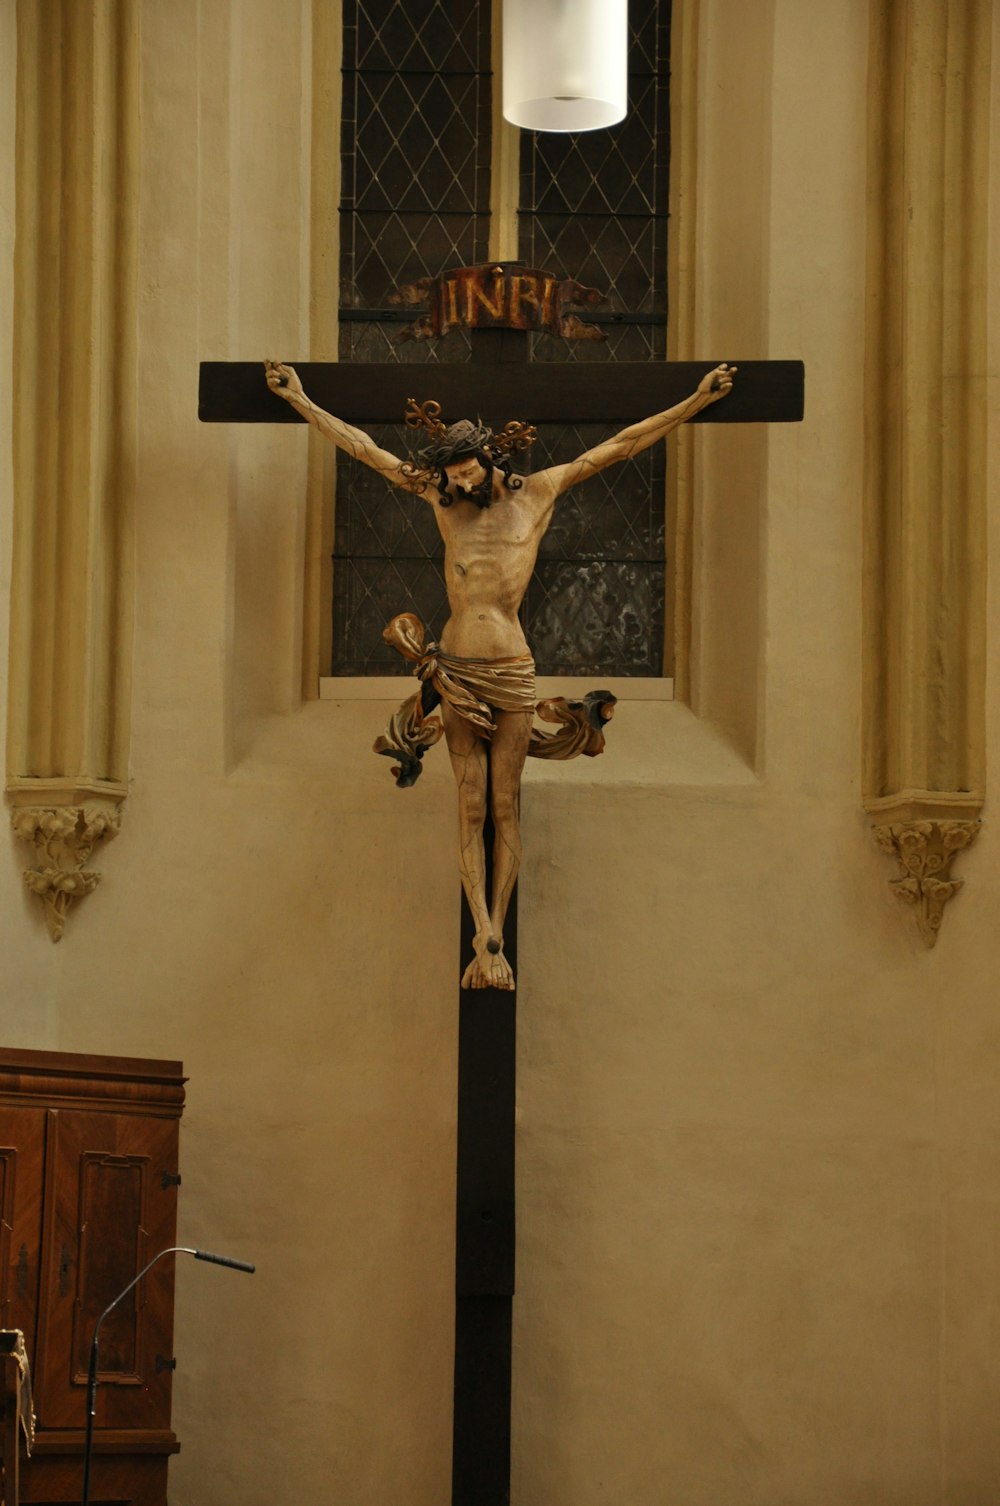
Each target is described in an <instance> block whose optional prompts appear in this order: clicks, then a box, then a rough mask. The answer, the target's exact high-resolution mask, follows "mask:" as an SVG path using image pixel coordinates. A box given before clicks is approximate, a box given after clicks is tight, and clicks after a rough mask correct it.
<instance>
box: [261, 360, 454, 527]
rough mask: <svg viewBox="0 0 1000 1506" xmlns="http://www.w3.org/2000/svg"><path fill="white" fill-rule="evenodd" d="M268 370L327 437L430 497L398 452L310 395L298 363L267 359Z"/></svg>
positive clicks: (275, 386)
mask: <svg viewBox="0 0 1000 1506" xmlns="http://www.w3.org/2000/svg"><path fill="white" fill-rule="evenodd" d="M264 374H265V376H266V378H267V385H268V386H269V387H270V389H271V391H272V392H274V393H276V394H277V396H278V397H283V398H284V399H285V402H286V403H290V404H291V405H292V407H293V408H294V409H295V410H296V412H297V413H301V414H302V417H303V418H304V419H307V420H308V422H309V423H311V424H312V426H313V428H314V429H318V430H319V432H320V433H321V434H322V435H323V437H324V439H329V440H331V441H332V443H333V444H335V445H336V446H337V447H338V449H341V450H346V451H347V453H348V454H349V455H353V456H354V458H355V460H360V461H362V462H363V464H365V465H370V466H371V468H372V470H373V471H378V472H379V474H380V475H382V476H384V477H385V479H386V480H387V481H391V482H392V484H393V486H402V487H403V488H405V490H406V491H410V492H415V493H416V495H417V496H420V497H424V499H425V500H429V498H428V496H427V493H426V483H425V482H423V481H419V480H418V481H414V480H412V479H411V478H410V477H409V476H406V475H405V474H404V472H403V468H402V467H403V463H402V461H401V460H400V459H399V458H398V456H396V455H391V454H390V453H389V451H388V450H383V449H380V448H379V446H378V445H377V444H376V443H375V441H374V440H373V439H372V437H371V435H370V434H366V433H365V431H364V429H356V428H355V427H354V425H353V424H346V423H344V421H343V419H341V418H334V416H333V414H332V413H327V412H326V410H325V409H324V408H317V406H316V404H315V403H314V402H313V401H312V399H311V398H310V397H307V396H306V393H305V390H304V389H303V386H302V383H301V381H300V380H299V377H298V374H297V372H296V370H295V368H294V366H286V365H285V364H284V362H282V361H265V362H264Z"/></svg>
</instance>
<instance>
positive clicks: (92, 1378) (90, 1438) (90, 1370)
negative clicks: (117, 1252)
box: [80, 1245, 257, 1506]
mask: <svg viewBox="0 0 1000 1506" xmlns="http://www.w3.org/2000/svg"><path fill="white" fill-rule="evenodd" d="M164 1255H193V1256H194V1258H195V1260H210V1261H211V1262H212V1264H213V1265H226V1266H229V1268H230V1270H233V1271H246V1272H247V1274H248V1275H250V1276H252V1275H253V1273H254V1271H255V1270H256V1269H257V1267H256V1266H254V1265H251V1264H250V1262H249V1261H247V1260H235V1259H234V1258H233V1257H232V1255H213V1254H212V1252H211V1251H210V1250H195V1249H192V1248H191V1246H190V1245H171V1246H170V1247H169V1249H166V1250H161V1251H160V1253H159V1254H158V1255H154V1256H153V1258H152V1260H149V1261H147V1262H146V1264H145V1265H144V1266H143V1268H142V1270H141V1271H140V1272H139V1274H138V1276H133V1278H132V1280H131V1281H130V1282H129V1284H128V1286H126V1287H124V1288H123V1289H122V1290H121V1291H120V1292H119V1293H118V1295H117V1297H116V1298H115V1299H114V1301H113V1302H109V1303H108V1305H107V1307H106V1308H105V1309H104V1311H103V1312H102V1313H101V1316H100V1317H99V1318H98V1320H97V1322H96V1323H95V1324H94V1337H93V1340H92V1342H91V1345H90V1363H89V1365H88V1366H87V1435H86V1439H85V1441H84V1445H83V1491H82V1493H81V1496H80V1506H90V1466H91V1462H92V1460H93V1456H94V1418H95V1416H96V1415H97V1353H98V1349H97V1341H98V1338H99V1337H100V1332H101V1324H102V1323H103V1322H104V1320H105V1318H106V1317H107V1316H108V1313H109V1312H111V1311H112V1310H113V1309H114V1308H116V1307H117V1306H118V1304H119V1302H120V1301H121V1300H122V1298H123V1297H127V1296H128V1294H129V1292H130V1291H131V1290H132V1288H133V1287H134V1286H138V1284H139V1282H140V1281H141V1280H142V1278H143V1276H145V1274H146V1272H147V1271H148V1270H150V1269H151V1267H153V1266H154V1265H155V1264H156V1262H157V1261H158V1260H162V1259H163V1257H164Z"/></svg>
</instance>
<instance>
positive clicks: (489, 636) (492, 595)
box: [433, 471, 553, 659]
mask: <svg viewBox="0 0 1000 1506" xmlns="http://www.w3.org/2000/svg"><path fill="white" fill-rule="evenodd" d="M493 480H494V484H493V500H492V502H491V504H490V506H489V507H485V508H483V507H479V506H478V505H477V504H476V503H475V502H472V501H469V500H468V499H467V498H464V497H462V496H460V495H457V494H456V495H455V496H454V500H453V501H452V504H451V506H450V507H442V506H441V504H440V502H435V503H434V504H433V506H434V515H435V520H436V522H437V526H438V530H439V532H440V534H441V537H442V539H443V540H444V576H445V586H446V588H447V591H448V604H449V606H450V608H451V616H450V617H449V619H448V621H447V623H446V624H445V627H444V630H443V632H442V634H441V647H442V648H443V649H444V651H445V653H447V654H452V655H454V656H455V657H457V658H462V659H504V658H510V657H514V656H516V655H519V654H525V653H528V652H529V650H528V645H527V642H526V640H525V637H524V633H523V631H522V628H521V624H520V622H519V620H518V615H517V614H518V610H519V608H520V606H521V602H522V601H523V600H524V593H525V591H526V590H527V589H528V582H529V581H530V579H531V572H532V570H533V569H534V568H535V560H536V558H537V555H538V545H539V542H540V540H541V538H542V535H543V534H544V532H545V530H546V528H547V527H548V524H549V520H550V518H551V516H552V501H553V498H552V495H551V488H550V487H544V486H539V485H538V484H537V482H536V483H535V484H534V485H533V484H532V483H533V478H532V477H525V478H524V485H523V486H522V487H520V488H519V489H518V490H516V491H511V490H508V488H507V487H505V486H504V485H503V484H502V481H501V477H500V472H499V471H494V473H493Z"/></svg>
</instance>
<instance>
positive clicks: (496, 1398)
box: [451, 329, 528, 1506]
mask: <svg viewBox="0 0 1000 1506" xmlns="http://www.w3.org/2000/svg"><path fill="white" fill-rule="evenodd" d="M471 341H472V359H473V362H474V363H476V364H477V365H485V364H504V365H506V364H508V363H511V362H518V363H519V362H523V361H526V360H527V357H528V336H527V333H526V332H525V331H523V330H511V329H484V330H472V331H471ZM486 804H487V810H489V807H490V800H489V790H488V789H487V802H486ZM483 835H484V842H485V848H486V872H487V873H492V871H493V845H494V830H493V821H492V818H490V817H487V821H486V828H485V831H484V834H483ZM474 930H475V927H474V924H473V920H472V915H471V912H470V910H469V907H468V905H467V904H466V903H465V902H464V899H463V904H462V927H461V959H465V958H466V957H468V956H469V955H471V952H472V937H473V932H474ZM504 955H505V956H506V958H507V961H508V962H509V963H510V965H511V967H512V968H513V970H514V976H515V977H517V976H518V969H517V887H516V886H515V888H514V892H513V894H512V895H511V899H510V905H509V907H508V910H507V917H506V920H505V922H504ZM461 959H460V964H459V974H460V975H461V968H462V966H464V960H461ZM516 1000H517V995H516V993H511V992H507V991H506V990H503V989H499V988H484V989H460V990H459V1005H458V1009H459V1026H458V1167H457V1178H456V1206H455V1398H454V1412H453V1419H454V1430H453V1443H452V1496H451V1499H452V1506H508V1502H509V1501H510V1438H511V1431H510V1398H511V1358H512V1351H511V1336H512V1328H513V1306H514V1234H515V1223H514V1220H515V1195H514V1110H515V1100H516V1055H517V1003H516Z"/></svg>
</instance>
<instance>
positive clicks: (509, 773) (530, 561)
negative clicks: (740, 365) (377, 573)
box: [265, 361, 736, 989]
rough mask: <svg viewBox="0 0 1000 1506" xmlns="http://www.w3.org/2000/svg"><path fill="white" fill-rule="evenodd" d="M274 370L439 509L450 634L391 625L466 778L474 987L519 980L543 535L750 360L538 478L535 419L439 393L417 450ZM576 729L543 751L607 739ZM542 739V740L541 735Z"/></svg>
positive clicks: (279, 381) (425, 738)
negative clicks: (524, 459)
mask: <svg viewBox="0 0 1000 1506" xmlns="http://www.w3.org/2000/svg"><path fill="white" fill-rule="evenodd" d="M265 372H266V378H267V383H268V386H269V387H270V388H271V390H272V391H273V392H275V393H277V394H278V395H279V396H280V397H283V398H284V399H285V401H286V402H288V403H291V405H292V406H293V407H294V408H295V409H296V410H297V411H298V412H299V413H301V414H302V416H303V417H304V418H306V419H307V420H308V421H309V423H311V424H312V425H313V427H314V428H316V429H318V430H319V432H320V433H321V434H322V435H324V436H325V437H326V438H327V439H329V440H331V441H332V442H333V443H334V444H335V445H337V446H338V447H339V448H340V449H342V450H346V451H347V453H348V454H349V455H353V456H354V458H355V459H356V460H360V461H362V462H363V463H364V464H365V465H368V466H371V467H372V469H373V470H376V471H378V472H379V473H380V475H382V476H384V477H385V479H386V480H387V481H388V482H390V483H392V485H394V486H399V487H402V488H403V489H404V490H405V491H409V492H411V493H412V494H413V495H414V497H416V498H418V499H419V500H420V501H422V502H425V503H428V504H429V505H430V506H431V507H433V509H434V519H435V522H436V523H437V527H438V531H439V532H440V534H441V538H442V539H443V541H444V576H445V585H446V587H447V592H448V604H449V607H450V609H451V615H450V616H449V618H448V621H447V623H446V624H445V627H444V630H443V632H442V633H441V638H440V643H438V644H434V645H431V648H430V651H429V652H428V653H427V654H426V655H425V654H423V633H422V628H421V627H420V624H419V623H417V621H416V619H415V618H411V617H403V618H396V619H395V620H394V623H393V624H392V625H391V629H390V630H387V636H389V633H390V632H391V631H392V630H393V629H395V630H396V635H397V637H396V638H390V641H396V642H397V646H399V647H401V648H402V651H403V652H407V653H408V655H409V657H411V658H414V659H416V660H417V661H418V664H419V669H418V673H419V674H420V675H421V678H422V679H423V680H424V682H425V687H426V686H427V685H428V683H429V682H430V681H431V679H433V683H434V685H435V686H436V687H437V692H438V693H437V695H436V696H435V698H434V699H433V700H432V701H431V702H430V704H431V705H432V706H433V705H436V704H438V703H440V706H441V717H442V723H443V730H444V736H445V739H446V741H447V745H448V752H449V754H450V757H451V763H452V768H453V770H454V773H455V779H456V781H457V784H458V810H459V871H460V874H461V879H462V885H463V888H464V890H465V894H466V897H467V899H468V902H469V908H470V910H471V912H472V917H473V922H474V925H475V937H474V941H473V949H474V952H475V955H474V957H473V959H472V961H471V962H470V963H469V965H468V967H467V968H466V970H465V973H464V975H463V978H462V987H463V988H501V989H512V988H513V987H514V976H513V973H512V971H511V968H510V965H509V963H508V961H507V959H506V957H505V956H504V951H503V928H504V920H505V918H506V914H507V907H508V904H509V902H510V897H511V894H512V892H513V889H514V884H515V881H516V879H517V873H518V868H519V866H520V861H521V836H520V825H519V809H518V795H519V791H520V784H521V771H522V769H523V767H524V761H525V758H526V756H527V754H528V752H529V744H530V743H531V742H532V714H533V711H534V709H535V694H534V663H533V661H532V658H531V652H530V650H529V648H528V644H527V642H526V640H525V636H524V632H523V630H522V628H521V623H520V620H519V618H518V611H519V609H520V606H521V602H522V600H523V599H524V594H525V592H526V590H527V588H528V582H529V580H530V579H531V573H532V571H533V570H534V567H535V559H536V556H537V554H538V546H539V542H540V540H541V538H542V536H543V534H544V533H545V531H546V529H547V528H548V526H549V523H550V521H551V518H552V512H553V509H554V507H555V504H556V500H557V498H558V497H560V496H561V495H562V493H563V492H565V491H567V490H568V489H569V488H570V487H571V486H575V485H577V483H578V482H581V481H586V480H588V479H589V478H590V477H591V476H593V475H595V474H596V473H597V472H598V471H603V470H605V469H606V468H607V467H608V466H610V465H616V464H617V463H618V462H620V461H622V460H629V459H631V458H632V457H633V456H634V455H638V454H640V453H641V451H643V450H646V449H649V447H650V446H651V445H654V444H656V443H657V442H658V441H659V440H661V439H663V438H665V436H666V435H667V434H669V433H670V432H671V430H672V429H676V428H677V426H678V425H679V424H682V423H684V421H685V420H686V419H689V418H692V417H693V416H694V414H696V413H698V412H700V411H701V409H703V408H705V407H707V406H708V405H709V404H710V403H714V402H717V401H718V400H719V399H720V398H723V397H725V396H726V394H727V393H728V392H729V391H730V389H731V387H732V385H733V376H734V374H735V372H736V367H735V366H730V365H727V364H725V363H723V365H721V366H717V367H716V368H715V369H714V370H713V371H710V372H709V373H708V374H707V375H706V376H705V377H703V378H702V380H701V381H700V382H699V383H698V386H697V388H696V389H695V391H694V392H693V393H692V394H691V396H690V397H688V398H686V399H685V400H684V401H683V402H680V403H677V404H675V406H674V407H672V408H667V409H666V410H665V411H664V412H663V413H657V414H654V415H653V416H652V417H651V418H646V419H643V420H642V421H641V422H640V423H636V424H632V425H631V426H630V427H629V428H627V429H623V430H622V431H621V432H620V433H618V434H616V435H614V436H613V437H612V438H611V439H607V440H605V441H603V443H601V444H599V445H595V446H594V448H593V449H590V450H587V451H586V452H585V453H584V454H582V455H580V456H579V457H578V458H577V459H576V460H572V461H569V462H567V463H566V464H563V465H554V466H550V467H549V468H548V469H546V470H543V471H539V472H537V473H536V474H534V475H530V476H524V477H519V476H515V475H513V474H512V471H511V466H510V462H509V460H508V459H506V451H507V450H509V448H510V447H511V436H512V434H516V435H517V436H518V437H517V439H515V440H514V441H513V442H514V445H515V447H518V446H523V445H524V444H525V443H527V442H530V438H531V437H532V436H533V430H530V429H529V428H528V427H527V426H526V425H520V424H511V425H508V429H507V430H506V431H504V435H502V436H499V437H498V438H496V439H495V438H494V436H493V435H492V434H491V432H490V430H489V429H487V428H485V427H484V426H483V425H481V424H473V423H471V422H470V421H469V420H467V419H463V420H461V421H460V422H459V423H455V424H452V425H451V426H450V427H448V428H445V426H444V424H442V423H439V422H437V421H436V419H435V416H434V415H435V414H436V412H437V411H438V410H437V405H436V404H431V403H427V404H424V405H423V407H422V408H418V407H417V405H416V404H411V407H412V409H413V412H412V414H411V415H410V416H409V417H408V422H411V423H413V422H414V416H415V417H416V420H417V421H418V422H422V424H423V426H424V427H425V428H426V429H427V430H428V431H429V432H430V433H431V434H432V436H433V440H434V442H433V443H431V444H430V445H428V446H425V447H424V449H422V450H419V451H417V452H416V454H415V456H414V457H412V458H411V459H410V460H406V461H404V460H400V459H399V458H397V456H395V455H391V454H389V452H388V451H386V450H383V449H380V448H379V446H378V445H376V444H375V442H374V441H373V440H372V438H371V437H370V435H368V434H366V433H365V432H364V431H363V430H362V429H357V428H354V427H353V426H352V425H351V424H347V423H344V422H343V421H342V420H341V419H339V418H334V416H333V415H332V414H330V413H326V412H325V411H324V410H323V409H322V408H318V407H317V406H316V405H315V404H314V403H313V402H311V400H310V399H309V397H308V396H307V395H306V393H305V392H304V391H303V388H302V383H301V382H300V380H299V378H298V376H297V375H296V373H295V371H294V369H293V368H292V367H291V366H287V365H284V364H283V363H281V362H279V361H267V362H265ZM505 436H506V444H505V442H504V440H505ZM400 636H401V637H402V638H403V639H405V640H407V642H406V644H405V645H404V644H403V643H401V642H398V641H397V640H398V638H399V637H400ZM410 640H412V641H410ZM588 699H589V698H588ZM414 701H415V702H416V710H415V712H414V713H413V715H414V716H415V717H416V718H417V720H418V723H419V726H420V727H422V728H424V729H426V728H427V726H428V724H427V722H426V720H424V719H423V713H422V710H421V706H420V697H419V695H418V696H417V697H414ZM605 701H606V702H607V701H610V702H613V697H611V696H609V695H606V696H605ZM562 704H563V705H565V704H566V703H562ZM577 704H579V703H577ZM539 709H540V714H543V715H544V714H545V713H544V711H543V710H542V708H539ZM588 710H589V711H590V713H591V716H592V719H593V717H594V716H596V717H598V718H599V717H600V715H601V714H602V712H603V713H604V714H607V713H608V712H609V711H610V707H606V706H602V705H601V704H598V705H597V706H596V707H590V708H588ZM549 719H550V720H555V719H557V718H556V717H555V716H550V718H549ZM435 727H436V728H437V731H436V733H429V732H428V731H426V730H424V731H423V732H420V731H419V730H418V731H417V732H414V733H413V734H412V736H411V746H412V747H413V748H414V749H415V752H416V757H417V758H418V759H419V757H420V756H422V753H423V751H424V748H425V747H426V746H429V745H430V744H431V743H432V742H433V741H434V740H435V735H439V731H440V728H439V727H438V724H436V723H435ZM584 731H585V729H584ZM535 736H536V737H538V736H542V737H544V734H538V733H536V734H535ZM421 739H422V740H421ZM380 741H382V742H384V741H385V740H384V739H383V740H380ZM556 741H560V738H559V735H558V734H556V735H555V736H554V737H553V742H556ZM567 741H569V742H570V743H572V744H573V746H572V749H571V752H570V753H567V752H565V751H563V752H553V751H550V750H543V754H542V756H557V757H558V756H571V753H572V752H580V751H584V752H586V751H597V749H596V748H590V749H588V748H586V747H584V746H582V744H581V740H580V737H579V736H576V735H574V734H569V736H568V738H567V737H566V736H563V737H562V739H561V744H562V746H563V747H564V748H565V746H566V743H567ZM600 745H601V746H603V740H601V744H600ZM376 746H378V745H376ZM380 751H381V750H380ZM393 751H395V749H393ZM531 751H532V752H535V751H536V749H535V748H534V747H532V748H531ZM400 756H401V757H404V758H405V756H406V755H405V754H400ZM416 770H417V772H418V771H419V765H416ZM487 775H488V777H487ZM412 777H415V774H414V775H412V776H411V777H410V778H406V779H401V780H400V782H401V783H407V782H412ZM487 791H489V800H490V806H491V812H492V816H493V822H494V826H495V830H496V841H495V847H494V856H493V874H492V888H491V892H490V894H489V895H488V893H487V875H486V861H485V852H484V845H483V827H484V824H485V820H486V804H487Z"/></svg>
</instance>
